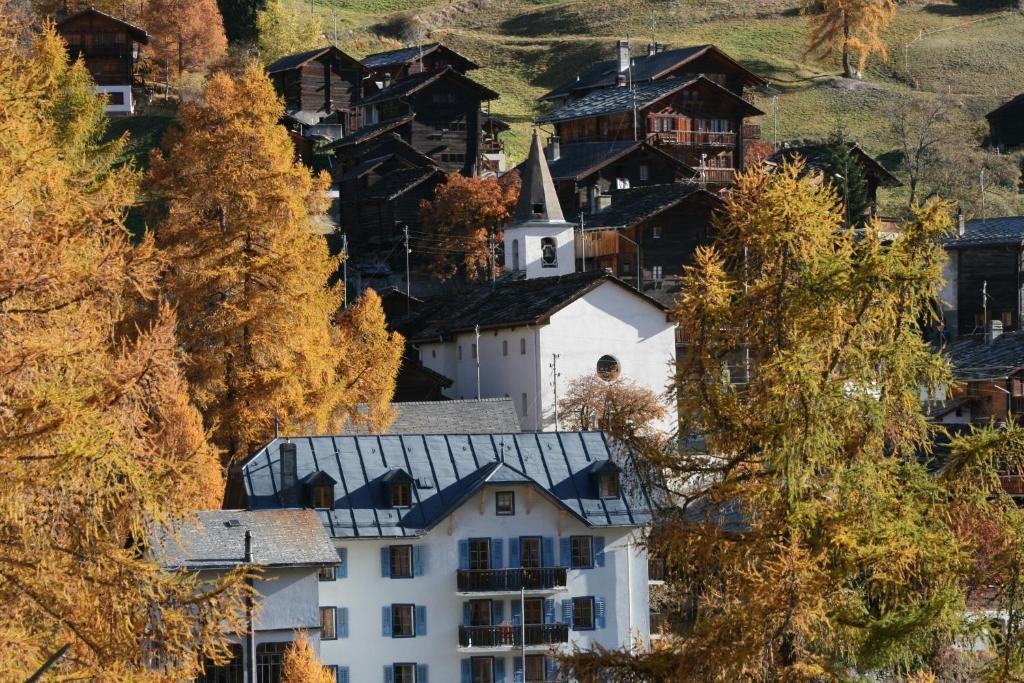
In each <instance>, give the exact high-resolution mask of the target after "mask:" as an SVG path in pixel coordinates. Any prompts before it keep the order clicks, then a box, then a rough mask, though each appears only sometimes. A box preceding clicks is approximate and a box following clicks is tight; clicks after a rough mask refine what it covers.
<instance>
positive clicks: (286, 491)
mask: <svg viewBox="0 0 1024 683" xmlns="http://www.w3.org/2000/svg"><path fill="white" fill-rule="evenodd" d="M278 453H279V457H280V463H279V465H280V472H279V474H280V475H281V482H280V483H281V494H280V495H281V505H282V506H284V507H286V508H293V507H298V506H299V475H298V466H297V463H296V449H295V444H293V443H283V444H281V447H280V450H279V452H278Z"/></svg>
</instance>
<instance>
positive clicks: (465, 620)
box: [462, 602, 473, 626]
mask: <svg viewBox="0 0 1024 683" xmlns="http://www.w3.org/2000/svg"><path fill="white" fill-rule="evenodd" d="M472 620H473V619H472V611H471V609H470V606H469V603H468V602H464V603H462V625H463V626H469V622H471V621H472Z"/></svg>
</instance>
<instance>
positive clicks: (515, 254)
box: [512, 240, 519, 270]
mask: <svg viewBox="0 0 1024 683" xmlns="http://www.w3.org/2000/svg"><path fill="white" fill-rule="evenodd" d="M512 270H519V240H512Z"/></svg>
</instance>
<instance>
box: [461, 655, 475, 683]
mask: <svg viewBox="0 0 1024 683" xmlns="http://www.w3.org/2000/svg"><path fill="white" fill-rule="evenodd" d="M462 683H473V663H472V662H471V661H470V660H469V658H468V657H465V658H463V660H462Z"/></svg>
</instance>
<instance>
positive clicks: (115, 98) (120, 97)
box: [106, 90, 124, 106]
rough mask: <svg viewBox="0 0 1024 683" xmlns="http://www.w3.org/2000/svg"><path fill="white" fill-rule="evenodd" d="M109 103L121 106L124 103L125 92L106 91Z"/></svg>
mask: <svg viewBox="0 0 1024 683" xmlns="http://www.w3.org/2000/svg"><path fill="white" fill-rule="evenodd" d="M106 95H107V104H111V105H116V106H121V105H123V104H124V93H123V92H121V91H117V90H115V91H111V92H108V93H106Z"/></svg>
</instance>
